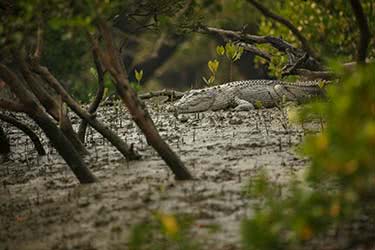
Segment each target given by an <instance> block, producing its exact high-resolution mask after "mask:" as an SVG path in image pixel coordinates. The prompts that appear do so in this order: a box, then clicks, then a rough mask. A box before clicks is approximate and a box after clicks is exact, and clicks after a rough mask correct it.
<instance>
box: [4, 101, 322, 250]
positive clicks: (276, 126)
mask: <svg viewBox="0 0 375 250" xmlns="http://www.w3.org/2000/svg"><path fill="white" fill-rule="evenodd" d="M148 106H149V108H150V110H151V114H152V117H153V119H154V121H155V124H156V125H157V127H158V129H159V131H160V133H161V135H162V136H163V138H165V140H166V141H167V142H168V144H169V145H170V146H171V147H172V148H173V150H174V151H175V152H176V153H177V154H178V155H179V156H180V157H181V159H182V160H183V162H184V163H185V164H186V166H187V167H188V168H189V170H190V171H191V172H192V174H193V175H194V177H195V180H194V181H188V182H179V181H175V180H174V178H173V176H172V174H171V172H170V171H169V170H168V168H167V166H166V164H165V163H164V162H163V161H162V160H161V159H160V157H159V156H158V155H157V153H156V152H155V151H154V150H153V149H152V148H151V147H150V146H149V145H147V142H146V140H145V138H144V136H143V135H142V133H141V132H140V131H139V129H138V128H137V127H136V126H135V125H134V123H133V122H132V121H131V120H130V119H129V116H128V114H127V112H126V110H125V109H124V108H123V107H122V105H121V104H114V105H113V106H106V107H103V108H101V109H100V110H99V111H98V118H99V119H100V120H102V121H105V122H106V123H107V124H108V125H109V126H110V127H111V128H112V129H114V130H116V131H117V133H118V134H120V135H121V137H123V138H124V139H125V140H126V141H127V142H128V143H129V144H130V143H133V144H134V146H135V147H136V149H137V150H138V151H139V152H140V154H141V155H142V160H140V161H131V162H128V161H126V159H124V158H123V157H122V155H121V154H120V153H119V152H118V151H116V150H115V149H114V148H113V147H112V146H111V145H109V143H108V142H107V141H106V140H104V139H103V138H102V136H101V135H99V134H97V133H96V132H94V131H93V130H91V129H90V130H89V132H88V139H87V148H88V150H89V151H90V152H91V157H90V159H87V160H88V161H90V163H91V165H90V169H91V170H92V171H93V173H94V174H95V175H96V176H97V177H98V179H99V180H100V181H99V182H98V183H96V184H92V185H79V184H78V182H77V180H76V178H75V177H74V176H73V175H72V173H71V171H70V170H69V168H68V167H67V165H66V164H65V163H64V161H63V160H62V159H61V158H60V157H59V156H58V155H57V154H56V151H55V150H53V149H52V148H51V147H48V148H47V150H48V154H47V156H45V157H43V158H40V157H38V156H37V155H36V152H35V150H34V149H33V147H32V144H31V142H30V141H29V140H28V138H26V137H25V136H24V135H23V134H22V133H21V132H20V131H17V130H15V129H13V128H10V127H8V126H7V125H6V124H5V125H4V127H5V130H6V131H7V133H8V134H9V135H10V139H11V140H10V141H11V147H12V154H11V156H10V158H11V161H10V162H7V163H3V164H1V166H0V181H1V187H0V225H1V227H0V249H1V250H2V249H7V250H18V249H24V250H28V249H40V250H44V249H61V250H62V249H97V250H102V249H103V250H104V249H127V244H128V239H129V234H130V231H131V228H132V227H133V226H134V225H135V224H137V223H140V222H144V221H148V220H150V218H152V217H153V216H154V214H155V213H157V212H162V213H168V214H169V213H171V214H188V215H189V216H191V217H193V218H194V222H193V226H192V231H193V235H194V236H196V239H198V238H199V239H201V240H202V241H203V242H204V245H203V246H204V248H205V249H209V248H212V249H239V248H240V222H241V219H242V218H244V216H251V215H252V214H253V212H254V207H256V206H257V205H259V204H260V203H261V201H260V200H259V199H258V198H256V197H251V196H250V197H249V196H248V195H245V192H244V190H245V188H246V186H247V185H248V184H249V182H252V181H254V179H255V178H257V176H258V175H260V174H261V173H262V172H263V171H264V170H266V171H267V172H268V173H269V178H270V179H271V180H272V181H273V182H274V183H275V185H280V187H281V188H280V195H283V192H284V190H283V188H282V187H283V186H285V184H286V183H287V182H288V180H289V179H290V178H295V177H297V178H300V177H301V176H303V173H304V171H305V169H306V166H307V165H308V159H306V158H304V157H301V156H300V155H299V154H298V153H296V148H297V145H298V144H299V143H300V142H301V140H302V139H303V137H304V135H305V132H306V130H305V129H306V128H302V127H301V126H300V125H292V124H290V123H289V122H288V121H287V119H286V115H285V111H280V110H278V109H276V108H275V109H264V110H255V111H249V112H232V111H220V112H205V113H201V114H188V115H182V116H181V115H180V116H178V117H175V116H174V115H173V114H172V113H170V112H167V111H166V110H167V109H166V106H165V105H159V104H155V103H152V102H150V103H148ZM23 119H24V118H23ZM72 119H73V121H74V122H75V123H76V125H77V123H78V122H79V119H77V118H76V117H73V118H72ZM30 124H31V126H34V125H32V123H30ZM309 127H310V130H309V131H311V129H312V130H314V131H317V130H319V124H309ZM39 134H41V138H42V140H43V141H46V139H45V137H44V136H43V135H42V133H41V132H39ZM47 144H48V142H46V145H47ZM212 227H215V228H217V229H216V230H215V233H211V232H210V231H211V230H210V228H212Z"/></svg>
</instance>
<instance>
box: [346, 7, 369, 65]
mask: <svg viewBox="0 0 375 250" xmlns="http://www.w3.org/2000/svg"><path fill="white" fill-rule="evenodd" d="M350 4H351V6H352V10H353V12H354V15H355V19H356V20H357V24H358V26H359V31H360V39H359V45H358V51H357V61H358V63H360V64H365V63H366V55H367V48H368V45H369V43H370V29H369V27H368V23H367V18H366V16H365V14H364V13H363V9H362V5H361V2H360V1H359V0H350Z"/></svg>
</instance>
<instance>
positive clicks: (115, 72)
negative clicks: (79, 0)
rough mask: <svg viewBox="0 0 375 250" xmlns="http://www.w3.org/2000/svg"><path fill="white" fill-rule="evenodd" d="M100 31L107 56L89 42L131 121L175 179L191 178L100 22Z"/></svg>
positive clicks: (94, 41) (102, 23) (107, 30)
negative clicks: (147, 107) (165, 139)
mask: <svg viewBox="0 0 375 250" xmlns="http://www.w3.org/2000/svg"><path fill="white" fill-rule="evenodd" d="M99 28H100V30H101V32H102V35H103V38H104V41H105V45H106V46H105V47H106V53H103V51H101V50H100V48H99V46H98V44H97V41H96V40H94V39H92V43H93V45H94V49H96V50H97V52H98V55H99V56H100V59H101V61H102V63H103V65H104V66H105V68H106V69H107V70H108V71H109V73H110V74H111V75H112V77H113V78H114V80H115V81H114V85H115V87H116V89H117V93H118V94H119V96H120V98H121V99H122V101H123V103H124V104H125V105H126V106H127V108H128V110H129V112H130V114H131V115H132V118H133V120H134V121H135V123H136V124H137V125H138V127H139V128H140V129H141V130H142V132H143V133H144V135H145V136H146V139H147V142H148V143H149V144H150V145H151V146H152V147H153V148H154V149H155V150H156V151H157V152H158V153H159V155H160V156H161V157H162V158H163V160H164V161H165V162H166V163H167V164H168V166H169V168H170V169H171V170H172V172H173V173H174V175H175V177H176V179H178V180H188V179H192V176H191V174H190V173H189V171H188V170H187V169H186V168H185V166H184V164H183V163H182V161H181V160H180V158H179V157H178V156H177V155H176V154H175V153H174V152H173V151H172V149H171V148H170V147H169V145H168V144H167V143H165V141H164V140H163V139H162V138H161V136H160V134H159V132H158V130H157V129H156V127H155V124H154V122H153V121H152V119H151V117H150V115H149V113H148V111H147V109H146V107H145V105H144V103H143V102H141V101H140V100H139V98H138V97H137V94H136V93H135V91H134V90H133V89H132V87H131V86H130V84H129V81H128V77H127V74H126V71H125V69H124V67H123V64H122V63H121V59H120V57H119V54H118V51H117V50H116V49H115V48H114V44H113V39H112V34H111V32H110V30H109V27H108V25H107V24H106V23H105V22H104V21H101V22H100V25H99Z"/></svg>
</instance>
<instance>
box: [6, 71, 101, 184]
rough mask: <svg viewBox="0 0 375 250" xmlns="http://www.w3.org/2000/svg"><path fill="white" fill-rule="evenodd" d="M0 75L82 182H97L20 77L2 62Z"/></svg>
mask: <svg viewBox="0 0 375 250" xmlns="http://www.w3.org/2000/svg"><path fill="white" fill-rule="evenodd" d="M0 77H1V78H2V80H4V81H5V82H6V84H7V85H8V86H9V87H10V88H11V90H12V91H13V92H14V94H15V95H16V96H17V97H18V99H19V100H20V101H21V102H22V105H23V107H24V108H23V110H24V112H25V113H26V114H27V115H28V116H30V117H31V118H32V119H33V120H34V121H35V123H36V124H37V125H38V126H39V127H40V128H41V129H42V130H43V131H44V133H45V134H46V135H47V137H48V138H49V139H50V141H51V143H52V145H53V146H54V147H55V148H56V150H57V152H59V154H60V155H61V156H62V157H63V159H64V160H65V161H66V163H67V164H68V165H69V167H70V169H71V170H72V171H73V173H74V174H75V176H76V177H77V178H78V180H79V181H80V183H92V182H95V181H96V178H95V176H94V175H93V174H92V173H91V172H90V170H89V169H88V168H87V166H86V164H85V162H84V161H83V159H82V157H81V156H80V154H79V153H78V152H77V150H76V149H75V148H74V146H73V144H72V143H71V142H70V141H69V140H68V139H67V138H66V137H65V135H64V134H63V133H62V132H61V130H60V129H59V128H58V127H57V126H56V125H55V123H54V122H53V121H52V119H51V118H50V117H49V116H48V114H47V113H46V112H45V111H44V110H43V107H42V106H41V105H40V104H39V103H38V101H37V99H36V97H35V96H34V95H33V94H32V93H31V92H30V91H29V90H28V89H27V88H26V87H25V86H24V85H23V83H22V82H21V81H20V80H19V79H17V76H16V75H15V74H14V73H13V72H12V71H11V70H9V69H8V68H7V67H6V66H5V65H3V64H0Z"/></svg>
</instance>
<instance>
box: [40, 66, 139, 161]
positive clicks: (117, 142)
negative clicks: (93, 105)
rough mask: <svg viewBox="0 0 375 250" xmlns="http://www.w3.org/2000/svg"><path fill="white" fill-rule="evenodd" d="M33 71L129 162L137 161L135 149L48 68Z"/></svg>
mask: <svg viewBox="0 0 375 250" xmlns="http://www.w3.org/2000/svg"><path fill="white" fill-rule="evenodd" d="M33 70H34V71H35V72H37V73H38V74H39V75H40V76H41V77H42V78H43V79H44V80H45V81H46V82H47V83H48V84H49V85H50V86H51V87H52V88H53V89H54V90H55V91H56V92H57V93H59V94H60V95H61V98H62V100H63V101H64V102H66V104H67V105H68V106H69V108H71V109H72V110H73V111H74V112H75V113H76V114H77V115H78V116H79V117H80V118H81V119H84V120H85V121H87V122H88V123H89V124H90V126H91V127H93V128H94V129H95V130H96V131H98V132H99V133H100V134H101V135H103V136H104V137H105V138H106V139H107V140H108V141H110V142H111V143H112V145H113V146H115V147H116V149H117V150H118V151H120V152H121V153H122V155H123V156H125V157H126V159H128V160H137V159H139V158H140V155H139V154H138V153H137V152H136V151H135V150H134V148H133V147H129V146H128V145H127V144H126V143H125V142H124V140H122V139H121V138H120V137H119V136H118V135H117V134H116V133H115V132H114V131H112V130H111V129H109V128H108V127H107V126H105V125H104V124H103V123H102V122H100V121H98V120H97V119H96V118H95V115H92V114H89V113H88V112H86V111H85V110H84V109H82V108H81V107H80V105H79V104H78V103H77V102H76V101H75V100H74V99H73V98H72V97H71V96H70V95H69V94H68V93H67V92H66V91H65V89H64V88H63V87H62V85H61V84H60V82H59V81H58V80H57V79H56V78H55V77H54V76H53V75H52V74H51V73H50V72H49V70H48V69H47V68H46V67H43V66H40V65H38V64H36V65H34V66H33Z"/></svg>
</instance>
